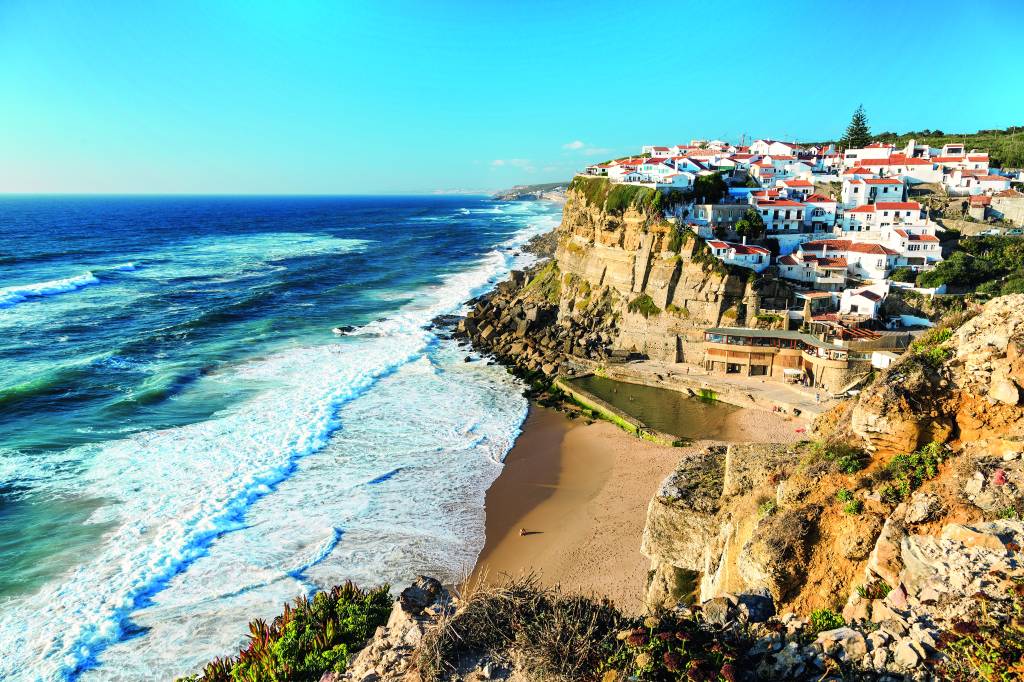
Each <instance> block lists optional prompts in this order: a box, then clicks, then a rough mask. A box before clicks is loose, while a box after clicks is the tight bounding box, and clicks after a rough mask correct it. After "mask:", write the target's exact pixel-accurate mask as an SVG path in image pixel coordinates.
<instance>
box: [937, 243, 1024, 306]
mask: <svg viewBox="0 0 1024 682" xmlns="http://www.w3.org/2000/svg"><path fill="white" fill-rule="evenodd" d="M957 249H958V250H956V251H954V252H953V253H952V254H950V256H949V258H947V259H946V260H944V261H942V262H941V263H939V264H938V265H936V266H935V267H934V268H933V269H931V270H928V271H926V272H922V273H921V275H920V276H919V277H918V278H917V284H918V286H921V287H927V288H931V287H937V286H939V285H942V284H945V285H947V286H949V287H954V288H956V289H960V290H974V289H977V290H978V291H979V292H981V293H986V294H992V295H994V296H1002V295H1005V294H1014V293H1024V240H1022V239H1020V238H1018V237H996V236H986V237H970V238H967V239H963V240H961V241H960V242H959V244H958V245H957Z"/></svg>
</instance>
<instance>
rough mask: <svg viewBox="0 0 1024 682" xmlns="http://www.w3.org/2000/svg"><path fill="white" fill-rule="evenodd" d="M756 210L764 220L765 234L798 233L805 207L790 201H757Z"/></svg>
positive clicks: (797, 202)
mask: <svg viewBox="0 0 1024 682" xmlns="http://www.w3.org/2000/svg"><path fill="white" fill-rule="evenodd" d="M756 205H757V210H758V211H759V212H760V213H761V218H762V219H763V220H764V225H765V232H766V233H768V234H771V233H773V232H800V231H801V227H802V225H803V222H804V211H805V210H806V208H807V207H806V206H805V205H804V204H802V203H801V202H799V201H793V200H792V199H775V200H771V201H758V202H757V204H756Z"/></svg>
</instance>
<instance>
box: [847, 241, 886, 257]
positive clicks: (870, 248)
mask: <svg viewBox="0 0 1024 682" xmlns="http://www.w3.org/2000/svg"><path fill="white" fill-rule="evenodd" d="M848 250H849V251H853V252H855V253H877V254H879V255H886V256H896V255H898V253H897V252H896V251H893V250H892V249H889V248H886V247H884V246H882V245H881V244H872V243H870V242H853V243H852V244H850V248H849V249H848Z"/></svg>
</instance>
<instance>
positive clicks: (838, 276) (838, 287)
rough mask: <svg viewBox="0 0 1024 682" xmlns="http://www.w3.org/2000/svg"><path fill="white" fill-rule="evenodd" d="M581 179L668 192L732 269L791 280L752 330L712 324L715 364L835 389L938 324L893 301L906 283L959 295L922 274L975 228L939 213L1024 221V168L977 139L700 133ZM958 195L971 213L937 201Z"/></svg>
mask: <svg viewBox="0 0 1024 682" xmlns="http://www.w3.org/2000/svg"><path fill="white" fill-rule="evenodd" d="M577 177H584V178H587V177H596V178H606V179H607V182H610V183H611V184H613V185H633V186H636V187H646V188H652V189H655V190H658V191H659V192H660V193H661V194H662V197H663V199H664V200H663V201H662V202H660V203H661V205H662V207H663V211H664V217H665V219H666V220H667V222H669V223H670V224H672V225H674V227H675V229H676V230H677V231H679V232H680V233H692V234H694V235H696V236H697V237H699V238H700V241H702V242H704V244H706V248H707V250H708V252H709V253H710V254H711V255H712V256H714V257H715V258H716V259H718V260H719V261H721V262H722V263H723V264H725V265H727V266H732V267H734V268H744V269H747V270H749V271H750V277H753V278H755V279H757V280H759V281H760V280H763V279H770V280H773V281H776V282H781V283H783V284H786V285H788V289H789V291H790V295H789V296H788V299H787V300H785V301H784V302H782V303H780V302H779V299H778V297H776V299H775V302H774V306H775V307H770V306H766V305H765V303H766V301H754V302H752V303H753V307H754V310H752V311H751V312H752V314H749V315H747V316H746V319H745V320H741V322H744V323H745V326H744V325H737V326H727V327H714V328H708V329H706V330H705V335H704V351H703V358H702V361H701V362H700V364H701V365H703V368H704V369H705V370H707V371H708V372H709V373H713V374H736V375H739V376H758V377H765V378H774V379H778V380H784V381H787V382H789V383H800V384H804V385H806V386H812V387H819V388H824V389H826V390H828V391H831V392H842V391H843V390H845V389H847V388H850V387H852V386H855V385H856V381H855V379H856V377H858V376H865V375H866V373H867V372H869V371H870V370H871V369H872V368H875V369H881V368H885V367H888V366H889V364H891V363H892V362H893V361H894V360H895V359H896V358H897V357H898V355H899V354H900V353H901V352H902V350H903V349H904V348H906V346H907V344H908V343H910V341H911V340H912V338H913V335H914V334H916V333H919V332H917V331H915V330H920V329H922V328H924V327H927V326H929V325H930V322H929V321H928V320H927V319H925V318H924V317H922V316H919V315H915V314H906V311H904V312H903V314H894V312H893V311H895V310H898V309H899V308H900V306H899V305H889V306H886V300H887V299H888V298H889V297H890V295H891V294H893V293H894V292H895V290H899V291H898V293H899V294H900V295H901V297H906V296H918V297H923V298H931V297H934V296H936V295H942V294H944V293H945V292H946V285H945V284H939V285H937V286H921V285H918V284H915V280H919V279H920V275H921V273H924V272H927V271H929V270H932V269H933V268H935V267H936V266H937V265H938V264H939V263H941V262H942V261H943V260H944V255H943V254H944V252H945V253H947V254H948V253H949V251H950V250H951V248H952V247H953V246H955V245H956V243H957V240H958V238H960V237H961V232H960V231H957V230H954V229H948V228H947V227H946V226H943V225H942V224H941V223H940V222H937V221H941V222H949V223H951V224H955V225H956V227H957V228H958V229H959V230H963V233H964V234H969V233H970V232H969V230H970V229H973V230H974V234H981V235H986V234H987V235H1004V236H1006V235H1011V236H1013V235H1019V234H1021V233H1022V231H1024V230H1022V229H1021V227H1020V226H1021V224H1022V221H1024V194H1022V193H1021V192H1020V191H1018V189H1017V188H1015V187H1014V186H1013V185H1016V187H1020V185H1019V184H1018V183H1019V182H1020V181H1021V180H1022V179H1024V172H1021V171H1017V172H1016V173H1009V172H1007V171H1003V170H1000V169H995V168H992V167H990V164H989V155H988V153H987V152H985V151H983V150H977V149H973V148H968V147H967V146H966V145H965V144H963V143H949V144H945V145H944V146H942V147H941V148H932V147H929V146H928V145H926V144H918V143H916V142H915V141H914V140H910V141H909V142H908V143H907V144H906V145H905V146H901V147H897V146H895V145H893V144H886V143H881V142H873V143H870V144H866V145H865V146H863V147H849V148H846V149H839V148H837V146H836V145H835V144H824V145H811V146H801V145H798V144H795V143H789V142H780V141H777V140H771V139H758V140H755V141H753V142H751V143H750V144H749V145H736V144H730V143H727V142H723V141H721V140H693V141H691V142H690V143H689V144H686V145H671V146H658V145H645V146H643V147H642V148H641V154H640V155H638V156H635V157H629V158H623V159H617V160H613V161H609V162H606V163H599V164H594V165H591V166H588V167H587V168H586V169H585V170H584V172H583V173H582V174H581V176H577ZM956 204H960V205H961V206H962V207H963V209H964V210H965V214H964V215H963V216H962V217H963V218H966V220H967V221H971V222H969V223H968V222H965V221H963V220H958V221H943V220H942V217H943V215H944V214H943V212H942V210H941V209H940V208H937V207H938V206H942V205H945V206H955V205H956ZM965 226H966V229H965ZM985 227H987V228H988V229H987V230H983V229H981V228H985ZM910 312H911V313H913V312H914V311H910ZM755 321H756V322H757V323H756V324H755ZM765 327H768V328H767V329H766V328H765ZM689 361H690V362H694V360H693V358H692V357H691V358H690V359H689Z"/></svg>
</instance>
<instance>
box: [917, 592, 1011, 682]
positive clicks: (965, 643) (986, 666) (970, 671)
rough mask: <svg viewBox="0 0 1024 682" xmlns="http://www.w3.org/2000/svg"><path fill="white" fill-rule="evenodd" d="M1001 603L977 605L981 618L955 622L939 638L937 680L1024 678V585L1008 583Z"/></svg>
mask: <svg viewBox="0 0 1024 682" xmlns="http://www.w3.org/2000/svg"><path fill="white" fill-rule="evenodd" d="M1010 585H1011V587H1010V588H1009V589H1008V590H1007V594H1006V596H1005V598H1004V599H1003V600H1002V602H1001V603H998V602H997V603H986V604H982V605H981V607H982V608H981V609H980V611H981V616H980V617H979V618H976V619H973V620H971V621H955V622H954V623H953V627H952V628H951V629H950V630H947V631H946V632H943V633H942V634H941V635H939V638H938V648H939V650H940V651H942V653H944V654H945V657H944V658H943V660H942V662H941V663H940V664H939V666H938V670H937V671H936V672H938V674H939V679H943V680H951V681H953V682H967V681H968V680H985V681H986V682H993V681H995V680H1000V681H1002V680H1019V679H1021V676H1022V675H1024V664H1022V661H1024V584H1022V583H1021V582H1020V580H1019V579H1014V580H1013V581H1010Z"/></svg>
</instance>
